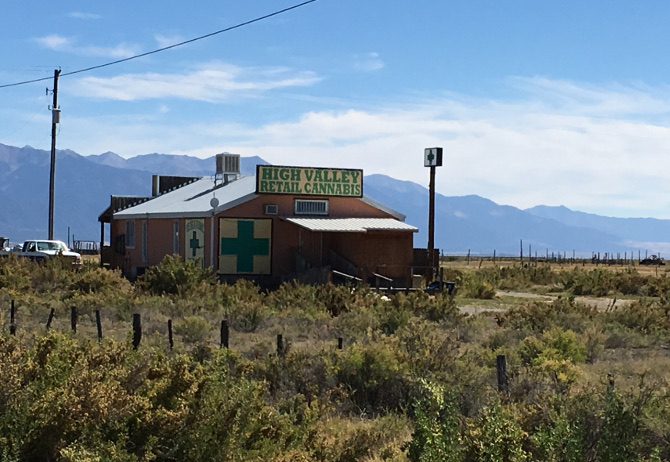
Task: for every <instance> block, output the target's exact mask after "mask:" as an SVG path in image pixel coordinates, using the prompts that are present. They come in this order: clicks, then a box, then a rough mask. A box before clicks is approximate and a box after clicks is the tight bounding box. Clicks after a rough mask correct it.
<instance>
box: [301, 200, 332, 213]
mask: <svg viewBox="0 0 670 462" xmlns="http://www.w3.org/2000/svg"><path fill="white" fill-rule="evenodd" d="M295 214H296V215H328V201H327V200H303V199H297V200H296V201H295Z"/></svg>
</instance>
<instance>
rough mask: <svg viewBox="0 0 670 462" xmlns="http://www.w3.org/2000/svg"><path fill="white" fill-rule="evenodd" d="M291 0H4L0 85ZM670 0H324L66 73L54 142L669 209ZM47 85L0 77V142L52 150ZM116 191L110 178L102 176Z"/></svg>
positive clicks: (596, 208)
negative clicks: (432, 174) (257, 160)
mask: <svg viewBox="0 0 670 462" xmlns="http://www.w3.org/2000/svg"><path fill="white" fill-rule="evenodd" d="M297 3H300V2H299V1H286V0H273V1H269V0H246V1H243V2H242V1H235V2H233V1H223V2H222V1H218V2H214V1H208V0H203V1H199V2H191V3H190V4H188V5H186V4H185V3H183V2H173V1H166V2H161V3H160V4H156V3H155V2H154V3H152V4H150V3H149V2H129V1H126V0H118V1H116V2H104V3H103V2H85V1H75V0H72V1H67V0H66V1H62V2H59V4H58V5H57V7H49V8H47V7H46V4H44V2H41V1H40V2H38V1H34V0H23V1H21V2H9V1H2V16H3V21H2V22H3V28H2V29H0V54H1V55H2V57H3V59H2V61H1V62H0V85H3V84H10V83H14V82H20V81H24V80H31V79H38V78H42V77H51V76H53V71H54V69H55V68H61V69H62V72H63V73H68V72H72V71H76V70H79V69H82V68H86V67H89V66H95V65H98V64H103V63H106V62H109V61H113V60H116V59H121V58H125V57H128V56H132V55H134V54H139V53H144V52H147V51H151V50H154V49H156V48H159V47H163V46H166V45H170V44H174V43H177V42H180V41H184V40H188V39H191V38H194V37H198V36H201V35H204V34H207V33H210V32H214V31H217V30H220V29H224V28H227V27H230V26H233V25H235V24H238V23H241V22H244V21H248V20H251V19H254V18H256V17H259V16H262V15H266V14H269V13H272V12H274V11H277V10H280V9H283V8H287V7H290V6H292V5H295V4H297ZM669 19H670V2H665V1H651V0H650V1H646V0H643V1H640V2H629V1H628V2H623V1H608V2H595V1H593V2H584V1H583V0H582V1H570V0H568V1H562V2H546V1H536V0H535V1H530V0H529V1H518V0H510V1H505V2H500V1H476V0H473V1H468V2H465V1H461V2H455V1H446V0H441V1H437V0H418V1H400V0H384V1H382V0H356V1H354V0H317V1H316V2H313V3H310V4H308V5H305V6H302V7H300V8H297V9H295V10H292V11H290V12H287V13H285V14H282V15H279V16H275V17H272V18H270V19H267V20H264V21H261V22H257V23H254V24H251V25H249V26H245V27H242V28H239V29H236V30H233V31H230V32H226V33H223V34H219V35H216V36H213V37H210V38H207V39H204V40H201V41H198V42H195V43H191V44H189V45H185V46H183V47H179V48H175V49H172V50H168V51H165V52H162V53H158V54H154V55H151V56H147V57H144V58H140V59H137V60H132V61H128V62H125V63H121V64H118V65H114V66H110V67H106V68H103V69H98V70H95V71H91V72H87V73H80V74H76V75H71V76H64V77H62V78H61V79H60V84H59V85H60V91H59V103H60V106H61V109H62V116H61V120H62V122H61V124H60V125H59V134H58V147H59V148H60V149H66V148H67V149H72V150H74V151H76V152H78V153H80V154H82V155H90V154H100V153H103V152H106V151H113V152H116V153H117V154H119V155H121V156H123V157H131V156H135V155H140V154H147V153H153V152H159V153H171V154H188V155H194V156H198V157H209V156H212V155H214V154H216V153H218V152H223V151H229V152H235V153H239V154H242V155H243V156H250V155H259V156H261V157H263V158H264V159H266V160H267V161H269V162H271V163H273V164H283V165H312V166H324V167H325V166H335V167H347V168H362V169H364V171H365V173H366V174H371V173H383V174H387V175H390V176H393V177H395V178H398V179H405V180H411V181H415V182H417V183H420V184H424V185H426V184H427V182H428V171H427V169H425V168H424V167H423V149H424V148H425V147H430V146H443V147H444V150H445V156H444V157H445V166H444V167H442V168H441V169H439V171H438V173H437V190H438V192H440V193H442V194H445V195H450V196H452V195H454V196H455V195H466V194H478V195H480V196H484V197H487V198H489V199H492V200H494V201H496V202H498V203H501V204H509V205H514V206H517V207H521V208H525V207H531V206H533V205H538V204H546V205H565V206H568V207H570V208H572V209H576V210H582V211H587V212H593V213H599V214H604V215H611V216H653V217H658V218H670V181H669V180H670V168H669V167H670V86H669V85H668V80H669V78H670V77H669V76H670V69H668V67H669V64H668V62H669V59H668V56H670V53H668V47H669V46H670V45H669V44H670V37H669V35H670V28H668V27H667V24H668V23H669V22H670V21H669ZM47 86H48V87H50V88H51V86H52V83H51V82H49V81H47V82H40V83H34V84H29V85H23V86H16V87H9V88H0V101H1V102H2V110H1V111H0V143H3V144H9V145H13V146H25V145H31V146H33V147H36V148H42V149H49V146H50V132H51V125H50V114H49V112H48V110H47V106H48V105H49V104H50V103H51V96H46V95H45V87H47ZM110 193H111V192H110Z"/></svg>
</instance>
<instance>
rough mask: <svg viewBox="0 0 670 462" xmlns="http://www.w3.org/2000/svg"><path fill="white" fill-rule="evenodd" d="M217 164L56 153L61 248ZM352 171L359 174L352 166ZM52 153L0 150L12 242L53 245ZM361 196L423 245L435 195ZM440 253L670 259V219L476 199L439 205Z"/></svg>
mask: <svg viewBox="0 0 670 462" xmlns="http://www.w3.org/2000/svg"><path fill="white" fill-rule="evenodd" d="M257 164H267V162H266V161H264V160H263V159H261V158H260V157H242V159H241V170H242V174H243V175H245V174H254V173H255V170H256V165H257ZM215 165H216V164H215V160H214V156H212V157H210V158H207V159H200V158H196V157H190V156H179V155H170V154H157V153H154V154H146V155H141V156H136V157H132V158H129V159H125V158H123V157H121V156H119V155H118V154H115V153H113V152H106V153H104V154H100V155H89V156H82V155H79V154H77V153H76V152H74V151H71V150H59V151H57V154H56V174H55V196H54V204H55V205H54V234H55V237H57V238H60V239H63V240H66V241H67V240H70V239H72V240H74V239H77V240H91V241H97V240H99V239H100V224H99V223H98V221H97V219H98V215H100V213H101V212H102V211H103V210H104V209H105V208H106V207H107V206H108V205H109V201H110V196H111V195H127V196H130V195H137V196H149V195H151V176H152V174H163V175H184V176H212V175H213V174H214V172H215ZM354 167H355V166H354ZM49 170H50V153H49V152H48V151H45V150H40V149H34V148H32V147H30V146H26V147H23V148H18V147H13V146H7V145H3V144H0V236H6V237H9V238H10V239H11V241H12V242H20V241H22V240H24V239H28V238H40V237H46V235H47V228H48V200H49V197H48V187H49ZM363 188H364V193H365V195H366V196H369V197H371V198H373V199H375V200H377V201H379V202H381V203H383V204H385V205H387V206H389V207H391V208H393V209H395V210H397V211H399V212H401V213H403V214H405V215H406V217H407V218H406V221H407V222H408V223H410V224H412V225H414V226H416V227H418V228H419V232H418V233H416V234H415V237H414V246H415V247H426V244H427V240H428V238H427V234H428V233H427V227H428V218H427V217H428V189H427V188H426V187H424V186H422V185H419V184H417V183H413V182H410V181H403V180H399V179H395V178H391V177H389V176H386V175H379V174H374V175H367V176H365V177H364V184H363ZM435 246H436V247H437V248H439V249H441V250H442V251H443V252H445V253H452V254H453V253H458V254H465V253H467V252H471V253H472V254H473V255H477V254H480V255H491V254H492V253H493V252H494V251H496V252H497V254H498V255H518V254H519V252H520V247H521V246H523V252H524V254H525V255H528V253H529V252H530V253H532V254H535V253H538V254H539V255H544V254H545V253H550V254H551V253H552V252H557V253H558V252H560V253H563V252H566V253H568V254H569V255H570V256H571V255H572V252H573V251H574V252H575V253H576V254H578V255H581V256H590V255H591V253H592V252H602V253H604V252H609V253H623V252H633V251H634V252H636V253H638V252H640V253H642V254H644V253H646V252H649V253H656V254H659V253H662V252H665V251H666V250H667V251H670V220H661V219H653V218H612V217H605V216H600V215H594V214H588V213H584V212H579V211H573V210H570V209H568V208H566V207H562V206H561V207H548V206H544V205H539V206H537V207H533V208H529V209H526V210H522V209H518V208H516V207H512V206H507V205H499V204H496V203H495V202H493V201H491V200H489V199H486V198H483V197H480V196H476V195H469V196H460V197H447V196H443V195H440V194H437V195H436V199H435Z"/></svg>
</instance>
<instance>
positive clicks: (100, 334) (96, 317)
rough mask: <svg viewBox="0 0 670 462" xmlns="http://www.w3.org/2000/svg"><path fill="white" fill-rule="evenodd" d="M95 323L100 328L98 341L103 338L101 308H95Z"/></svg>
mask: <svg viewBox="0 0 670 462" xmlns="http://www.w3.org/2000/svg"><path fill="white" fill-rule="evenodd" d="M95 325H96V327H97V328H98V342H100V341H101V340H102V321H100V310H95Z"/></svg>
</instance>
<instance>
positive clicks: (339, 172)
mask: <svg viewBox="0 0 670 462" xmlns="http://www.w3.org/2000/svg"><path fill="white" fill-rule="evenodd" d="M256 194H298V195H309V196H345V197H363V170H355V169H338V168H312V167H282V166H278V165H258V166H256Z"/></svg>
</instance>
